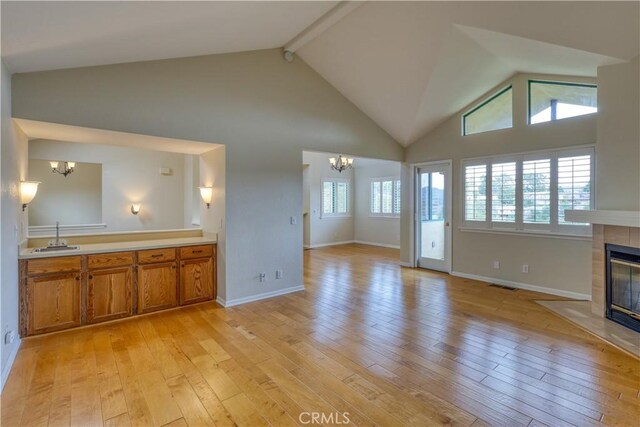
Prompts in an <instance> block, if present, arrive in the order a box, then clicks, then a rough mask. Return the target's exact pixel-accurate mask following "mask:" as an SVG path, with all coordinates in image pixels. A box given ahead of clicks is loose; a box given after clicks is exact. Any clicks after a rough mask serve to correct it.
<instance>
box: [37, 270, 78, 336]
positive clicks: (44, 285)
mask: <svg viewBox="0 0 640 427" xmlns="http://www.w3.org/2000/svg"><path fill="white" fill-rule="evenodd" d="M80 283H81V282H80V272H79V271H78V272H71V273H57V274H56V273H52V274H46V275H41V276H34V277H29V278H27V279H26V307H25V308H26V313H25V314H26V325H25V326H26V333H27V335H34V334H41V333H44V332H52V331H58V330H61V329H67V328H71V327H74V326H78V325H80V294H81V290H80Z"/></svg>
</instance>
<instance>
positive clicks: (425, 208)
mask: <svg viewBox="0 0 640 427" xmlns="http://www.w3.org/2000/svg"><path fill="white" fill-rule="evenodd" d="M421 180H422V183H421V186H422V187H421V189H420V191H422V194H421V197H420V201H421V203H422V205H421V206H420V220H421V221H423V222H424V221H444V174H442V173H440V172H434V173H425V174H422V178H421Z"/></svg>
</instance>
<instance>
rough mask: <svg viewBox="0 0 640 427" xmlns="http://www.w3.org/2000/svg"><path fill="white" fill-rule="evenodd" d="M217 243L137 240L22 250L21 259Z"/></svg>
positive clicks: (198, 239)
mask: <svg viewBox="0 0 640 427" xmlns="http://www.w3.org/2000/svg"><path fill="white" fill-rule="evenodd" d="M214 243H216V239H215V238H212V237H179V238H173V239H154V240H137V241H133V242H112V243H88V244H85V245H79V247H78V249H74V250H66V251H65V250H63V251H52V252H33V249H34V248H23V249H21V250H20V255H19V257H18V258H19V259H32V258H52V257H61V256H73V255H87V254H101V253H109V252H122V251H137V250H144V249H158V248H171V247H179V246H194V245H210V244H214Z"/></svg>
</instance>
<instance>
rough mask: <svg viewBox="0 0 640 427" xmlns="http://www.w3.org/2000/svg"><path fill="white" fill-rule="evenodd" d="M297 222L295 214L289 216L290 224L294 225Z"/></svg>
mask: <svg viewBox="0 0 640 427" xmlns="http://www.w3.org/2000/svg"><path fill="white" fill-rule="evenodd" d="M297 223H298V220H297V219H296V217H295V216H292V217H291V225H296V224H297Z"/></svg>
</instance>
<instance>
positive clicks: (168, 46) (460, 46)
mask: <svg viewBox="0 0 640 427" xmlns="http://www.w3.org/2000/svg"><path fill="white" fill-rule="evenodd" d="M336 4H337V2H295V1H294V2H7V1H3V2H2V6H1V7H2V58H3V61H5V63H6V64H7V66H8V67H9V69H10V70H11V71H12V72H25V71H38V70H46V69H57V68H68V67H78V66H86V65H99V64H108V63H118V62H129V61H140V60H150V59H162V58H173V57H184V56H193V55H204V54H214V53H226V52H237V51H247V50H256V49H266V48H274V47H282V46H284V45H286V44H287V43H288V42H289V41H290V40H291V39H293V38H295V36H296V35H298V34H299V33H300V32H302V31H303V30H304V29H305V28H307V27H309V26H310V25H312V24H313V23H314V22H315V21H316V20H317V19H319V18H320V17H322V16H323V15H324V14H325V13H327V12H328V11H329V10H330V9H332V8H333V7H334V6H335V5H336ZM639 16H640V3H638V2H607V1H604V2H553V1H550V2H365V3H364V4H363V5H361V6H360V7H357V8H356V9H355V10H353V11H351V12H350V13H349V14H348V15H347V16H346V17H344V18H342V19H340V20H339V21H338V22H337V23H335V24H334V25H332V26H330V27H329V28H327V29H323V31H321V32H320V34H319V35H317V34H315V35H314V36H315V38H311V40H310V41H307V42H306V44H304V45H303V46H302V47H301V48H299V49H298V50H297V51H296V54H297V55H298V56H299V57H300V58H302V59H303V60H304V61H305V62H307V63H308V64H309V65H310V66H311V67H313V68H314V69H315V70H316V71H317V72H318V73H319V74H320V75H321V76H323V77H324V78H325V79H326V80H327V81H329V82H330V83H331V84H332V85H333V86H334V87H335V88H337V89H338V90H339V91H340V92H341V93H342V94H343V95H344V96H346V97H347V98H348V99H349V100H351V102H353V103H354V104H355V105H356V106H358V107H359V108H360V109H361V110H362V111H363V112H364V113H366V114H367V115H368V116H369V117H371V118H372V119H373V120H374V121H375V122H376V123H378V125H380V126H381V127H382V128H384V129H385V130H386V131H387V132H388V133H389V134H390V135H391V136H393V137H394V138H395V139H396V140H397V141H398V142H400V143H401V144H403V145H408V144H410V143H412V142H414V141H415V140H416V139H418V138H419V137H420V136H422V135H424V134H425V133H427V132H428V131H430V130H431V129H433V128H434V127H435V126H437V125H438V124H439V123H441V122H442V121H443V120H445V119H446V118H448V117H450V116H451V115H452V114H455V113H456V112H458V111H459V110H460V109H461V108H464V107H465V106H466V105H467V104H469V103H470V102H472V101H473V100H474V99H476V98H477V97H479V96H481V95H482V94H483V93H485V92H486V91H487V90H489V89H490V88H492V87H494V86H495V85H497V84H499V83H500V82H502V81H503V80H505V79H506V78H508V77H509V76H511V75H513V74H515V73H518V72H527V73H544V74H560V75H569V76H593V77H595V76H596V73H597V67H598V66H600V65H605V64H612V63H616V62H622V61H625V60H628V59H631V58H633V57H635V56H637V55H638V54H639V53H640V22H639V21H640V19H639ZM297 60H299V59H297Z"/></svg>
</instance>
